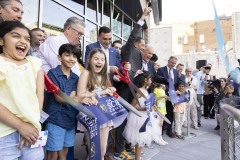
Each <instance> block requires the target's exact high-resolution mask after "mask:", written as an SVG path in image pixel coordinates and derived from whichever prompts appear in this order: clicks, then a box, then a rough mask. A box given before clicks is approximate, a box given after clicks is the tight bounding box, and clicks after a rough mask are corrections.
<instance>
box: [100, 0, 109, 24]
mask: <svg viewBox="0 0 240 160" xmlns="http://www.w3.org/2000/svg"><path fill="white" fill-rule="evenodd" d="M110 6H111V5H110V2H109V1H107V0H104V2H103V17H102V25H103V26H107V27H109V28H110Z"/></svg>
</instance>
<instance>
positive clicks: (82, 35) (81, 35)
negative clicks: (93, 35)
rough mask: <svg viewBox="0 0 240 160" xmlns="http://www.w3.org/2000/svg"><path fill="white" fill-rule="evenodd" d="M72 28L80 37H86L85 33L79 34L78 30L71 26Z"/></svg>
mask: <svg viewBox="0 0 240 160" xmlns="http://www.w3.org/2000/svg"><path fill="white" fill-rule="evenodd" d="M70 27H71V28H72V30H74V31H76V32H77V34H78V36H79V37H84V33H82V32H79V31H78V30H76V29H75V28H73V27H72V26H70Z"/></svg>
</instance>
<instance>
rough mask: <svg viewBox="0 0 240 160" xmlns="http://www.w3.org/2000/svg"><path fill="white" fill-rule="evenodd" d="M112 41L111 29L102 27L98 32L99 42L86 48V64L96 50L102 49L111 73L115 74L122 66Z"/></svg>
mask: <svg viewBox="0 0 240 160" xmlns="http://www.w3.org/2000/svg"><path fill="white" fill-rule="evenodd" d="M111 41H112V33H111V29H110V28H108V27H105V26H103V27H101V28H100V29H99V31H98V42H95V43H91V44H89V45H87V46H86V52H85V62H86V61H87V58H88V56H89V53H90V52H91V51H92V50H93V49H94V48H101V49H102V50H103V51H104V52H105V54H106V57H107V63H108V66H109V71H110V72H111V73H115V72H116V69H118V67H119V65H120V58H119V52H118V50H117V49H115V48H113V47H112V46H111Z"/></svg>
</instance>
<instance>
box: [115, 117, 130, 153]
mask: <svg viewBox="0 0 240 160" xmlns="http://www.w3.org/2000/svg"><path fill="white" fill-rule="evenodd" d="M126 124H127V118H126V119H125V120H124V122H123V123H122V124H121V125H120V126H118V127H117V128H115V152H116V153H120V152H122V151H123V150H124V149H130V148H131V145H130V144H128V143H127V142H125V143H124V141H125V138H124V137H123V135H122V134H123V131H124V128H125V126H126Z"/></svg>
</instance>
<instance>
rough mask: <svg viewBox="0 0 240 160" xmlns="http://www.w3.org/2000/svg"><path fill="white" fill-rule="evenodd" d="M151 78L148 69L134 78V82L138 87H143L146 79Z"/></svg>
mask: <svg viewBox="0 0 240 160" xmlns="http://www.w3.org/2000/svg"><path fill="white" fill-rule="evenodd" d="M149 78H151V74H150V72H148V71H143V73H142V74H139V75H137V76H136V77H135V78H134V84H135V85H136V86H137V87H138V88H141V87H143V85H144V84H145V79H149Z"/></svg>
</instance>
